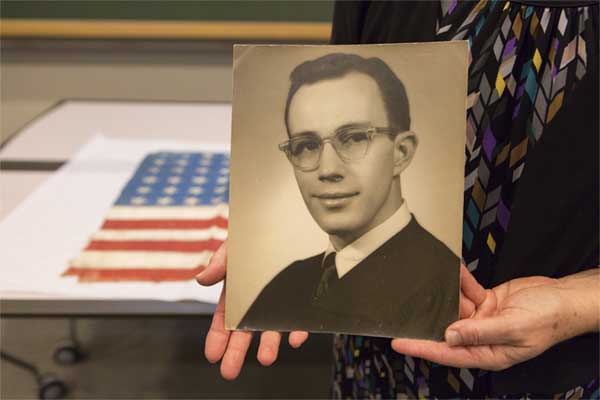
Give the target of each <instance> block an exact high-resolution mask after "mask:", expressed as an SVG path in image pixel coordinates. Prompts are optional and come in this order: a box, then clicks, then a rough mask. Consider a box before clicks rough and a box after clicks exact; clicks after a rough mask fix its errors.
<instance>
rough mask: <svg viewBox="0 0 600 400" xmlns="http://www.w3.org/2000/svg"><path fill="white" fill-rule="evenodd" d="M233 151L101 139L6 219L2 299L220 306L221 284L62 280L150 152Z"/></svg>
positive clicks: (0, 235) (1, 226)
mask: <svg viewBox="0 0 600 400" xmlns="http://www.w3.org/2000/svg"><path fill="white" fill-rule="evenodd" d="M158 150H164V151H169V150H173V151H226V152H229V148H228V146H226V145H220V144H209V145H207V144H200V143H194V142H181V141H166V140H156V139H147V140H145V139H127V140H123V139H109V138H106V137H104V136H101V135H97V136H94V137H93V138H92V139H91V140H90V141H89V142H88V143H87V144H86V145H85V146H84V147H83V148H82V149H81V150H80V151H79V152H78V153H77V155H76V156H75V157H73V159H72V160H71V161H70V162H69V163H68V164H67V165H65V166H64V167H63V168H61V169H60V170H58V171H57V172H56V173H55V174H54V175H53V176H52V177H50V178H49V179H48V180H47V181H46V182H44V184H43V185H42V186H40V187H39V188H38V189H37V190H36V191H35V192H34V193H32V194H31V196H29V197H28V198H27V199H26V200H25V201H24V202H23V203H21V204H20V205H19V206H18V207H16V208H15V209H14V210H13V212H12V213H10V214H9V215H8V216H7V217H6V218H4V219H3V220H2V221H0V268H1V271H2V275H1V278H0V297H2V298H37V299H39V298H48V299H104V300H107V299H109V300H110V299H112V300H114V299H138V300H139V299H149V300H173V301H175V300H200V301H205V302H211V303H216V302H217V300H218V296H219V293H220V292H221V286H222V285H221V284H218V285H215V286H213V287H210V288H204V287H201V286H200V285H198V284H197V283H196V282H195V281H188V282H167V283H145V282H144V283H138V282H124V283H120V282H119V283H78V282H77V278H76V277H61V276H60V275H61V273H62V272H63V271H65V269H66V268H67V266H68V261H69V259H71V258H73V257H74V256H76V255H77V254H78V253H79V251H80V250H81V249H82V248H83V247H84V246H85V245H86V243H87V241H88V238H89V236H90V235H91V234H92V233H94V232H95V231H96V230H97V229H98V227H99V226H100V224H101V223H102V220H103V219H104V216H105V214H106V212H107V211H108V209H109V208H110V206H111V205H112V203H113V202H114V201H115V199H116V198H117V196H118V194H119V193H120V191H121V189H122V188H123V186H124V185H125V184H126V183H127V181H128V179H129V178H130V177H131V176H132V174H133V172H134V171H135V168H136V167H137V165H138V164H139V162H141V160H142V159H143V157H144V156H145V155H146V154H147V153H148V152H151V151H158Z"/></svg>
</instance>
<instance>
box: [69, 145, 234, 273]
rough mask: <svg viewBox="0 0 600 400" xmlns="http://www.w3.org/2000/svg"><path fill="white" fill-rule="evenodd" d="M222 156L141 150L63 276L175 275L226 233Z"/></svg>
mask: <svg viewBox="0 0 600 400" xmlns="http://www.w3.org/2000/svg"><path fill="white" fill-rule="evenodd" d="M228 199H229V156H228V155H227V154H225V153H177V152H158V153H151V154H149V155H147V156H146V157H145V158H144V160H143V161H142V162H141V164H140V165H139V167H138V168H137V170H136V172H135V174H134V176H133V177H132V178H131V180H130V181H129V182H128V183H127V185H126V186H125V188H124V189H123V191H122V192H121V194H120V195H119V197H118V199H117V201H116V202H115V203H114V204H113V206H112V207H111V208H110V210H109V212H108V215H107V216H106V218H105V220H104V222H103V224H102V227H101V228H100V230H99V231H98V232H96V233H95V234H94V235H93V236H92V237H91V239H90V241H89V243H88V244H87V246H86V247H85V249H84V250H82V252H81V253H80V254H79V255H78V256H77V257H75V258H74V259H73V260H71V262H70V265H69V268H68V269H67V270H66V271H65V272H64V273H63V276H77V277H78V279H79V281H80V282H115V281H153V282H164V281H182V280H189V279H192V278H194V277H195V275H196V274H198V273H199V272H200V271H201V269H202V267H204V266H205V265H206V264H207V262H208V260H209V259H210V256H211V255H212V253H213V252H214V251H215V250H216V249H217V248H218V247H219V245H220V244H221V243H222V242H223V240H225V238H226V237H227V217H228V211H229V209H228Z"/></svg>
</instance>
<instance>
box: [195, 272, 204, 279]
mask: <svg viewBox="0 0 600 400" xmlns="http://www.w3.org/2000/svg"><path fill="white" fill-rule="evenodd" d="M205 272H206V270H204V271H202V272H200V273H199V274H198V275H196V280H198V279H201V278H202V275H204V273H205Z"/></svg>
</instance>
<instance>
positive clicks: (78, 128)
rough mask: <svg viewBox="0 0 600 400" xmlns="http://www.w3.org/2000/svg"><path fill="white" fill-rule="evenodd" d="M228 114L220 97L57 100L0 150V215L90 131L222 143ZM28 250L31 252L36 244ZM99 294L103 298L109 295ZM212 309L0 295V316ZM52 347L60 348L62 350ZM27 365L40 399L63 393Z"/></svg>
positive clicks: (186, 313)
mask: <svg viewBox="0 0 600 400" xmlns="http://www.w3.org/2000/svg"><path fill="white" fill-rule="evenodd" d="M230 120H231V106H230V105H229V104H226V103H195V102H194V103H192V102H187V103H182V102H126V101H89V100H67V101H63V102H60V103H59V104H57V105H55V106H54V107H52V108H51V109H49V110H47V111H46V112H44V113H43V114H42V115H40V116H38V117H37V118H35V119H34V120H33V121H31V122H30V123H29V124H28V125H27V126H25V127H24V128H23V129H22V130H21V131H20V132H18V133H17V134H16V135H14V136H13V137H12V138H11V139H10V140H9V141H8V142H7V143H5V144H4V145H3V146H2V148H0V171H1V172H2V173H1V174H0V188H2V191H1V192H0V196H1V198H0V200H1V201H2V203H1V204H2V207H1V208H0V221H1V220H2V219H4V218H6V217H7V216H8V215H9V213H10V212H12V211H14V209H15V208H16V207H17V206H18V205H19V204H20V203H21V202H23V201H24V199H25V198H26V197H27V196H28V195H30V194H31V193H32V192H33V191H34V190H36V188H38V187H39V186H40V185H41V184H42V183H43V182H44V181H46V180H47V179H49V177H50V176H51V175H52V173H53V171H54V170H56V169H57V168H59V167H60V166H61V165H63V164H64V163H65V162H67V161H68V160H69V159H71V157H72V156H73V155H74V154H75V153H76V152H77V150H78V149H79V148H80V147H81V146H82V145H83V144H85V143H86V142H87V141H88V140H90V138H92V137H93V136H94V135H96V134H99V133H100V134H102V135H103V136H105V137H107V138H128V139H132V138H142V137H143V138H153V139H165V138H168V139H178V140H186V141H201V142H202V143H206V144H209V145H215V146H228V144H229V141H230V133H229V132H230V125H231V123H230ZM32 229H34V228H33V227H32ZM32 248H33V250H35V243H33V244H32ZM0 259H1V255H0ZM0 264H2V263H0ZM199 289H200V288H199ZM106 297H110V293H107V295H106ZM214 308H215V305H214V303H209V302H200V301H187V300H186V301H159V300H153V299H148V298H144V299H119V300H96V299H70V298H56V297H52V296H43V295H42V296H40V295H28V294H27V293H26V292H21V293H18V294H17V293H15V294H3V295H2V298H1V299H0V316H1V317H2V318H38V317H56V318H71V319H73V318H82V317H85V318H105V317H125V318H127V317H139V316H143V317H169V316H170V317H177V318H180V317H198V316H209V315H211V314H212V313H213V311H214ZM72 333H73V335H72V339H73V343H72V345H73V346H74V347H75V349H74V351H77V350H78V349H77V346H78V344H77V341H76V338H75V337H74V336H75V335H74V329H73V332H72ZM58 350H59V353H60V350H61V349H58ZM63 350H65V349H63ZM66 350H68V351H73V348H69V346H67V347H66ZM56 354H57V353H55V355H56ZM3 355H4V356H7V355H6V354H3ZM71 355H73V354H71ZM67 356H68V354H67ZM75 356H76V355H75ZM59 357H60V354H59ZM9 358H10V356H9ZM13 358H14V357H13ZM74 361H75V360H74ZM25 364H27V363H25ZM24 366H25V367H26V368H27V367H28V366H27V365H24ZM29 367H31V365H29ZM33 368H34V373H35V374H36V375H37V376H38V378H39V380H40V385H42V386H43V385H49V386H48V388H49V390H48V391H46V392H45V395H44V393H42V392H41V393H40V396H41V397H55V396H58V397H60V396H61V395H63V394H64V391H63V392H61V390H62V389H65V388H61V387H60V385H61V384H62V382H60V381H59V380H56V379H54V380H50V381H46V382H43V379H42V378H44V376H42V374H40V373H39V372H37V370H35V367H33ZM30 369H31V368H30Z"/></svg>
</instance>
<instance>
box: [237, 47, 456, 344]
mask: <svg viewBox="0 0 600 400" xmlns="http://www.w3.org/2000/svg"><path fill="white" fill-rule="evenodd" d="M290 80H291V86H290V89H289V92H288V96H287V103H286V109H285V115H284V119H285V125H286V128H287V134H288V140H286V141H285V142H283V143H281V144H280V146H279V147H280V149H281V150H282V151H283V152H284V153H285V155H286V156H287V158H288V159H289V161H290V163H291V165H292V167H293V170H294V175H295V178H296V182H297V183H298V188H299V189H300V193H301V195H302V198H303V200H304V203H305V204H306V207H307V208H308V211H309V212H310V214H311V215H312V217H313V218H314V220H315V222H316V223H317V224H318V225H319V227H320V228H321V229H322V230H323V231H325V232H326V233H327V234H328V235H329V245H328V247H327V248H326V249H324V252H322V253H320V254H317V255H315V256H312V257H309V258H306V259H303V260H298V261H295V262H293V263H292V264H291V265H289V266H288V267H286V268H285V269H284V270H282V271H281V272H280V273H279V274H278V275H277V276H276V277H275V278H274V279H273V280H271V282H269V283H268V284H267V286H266V287H265V288H264V289H263V290H262V291H261V292H260V294H259V295H258V297H257V298H256V300H255V301H254V302H253V304H252V305H251V307H250V308H249V310H248V311H247V313H246V314H245V316H244V317H243V319H242V321H241V322H240V324H239V325H238V328H239V329H245V328H260V329H273V330H281V329H283V328H284V329H286V330H308V331H325V332H346V333H354V334H365V335H370V336H394V337H398V336H403V337H420V338H429V339H436V340H442V338H443V334H444V330H445V328H446V327H447V326H448V325H449V324H450V323H451V322H453V321H454V320H456V319H457V317H458V297H459V285H458V281H459V265H460V261H459V257H458V256H456V255H455V254H454V253H453V252H452V251H451V250H449V249H448V248H447V247H446V245H444V244H443V243H442V242H441V241H439V240H438V239H436V238H435V237H434V236H433V235H432V234H431V233H429V232H428V231H426V230H425V229H424V228H423V227H421V226H420V225H419V223H418V222H417V220H416V218H415V216H414V215H412V214H411V212H410V209H409V207H410V205H409V204H407V203H406V201H405V200H404V198H403V195H402V189H401V182H400V175H401V173H402V171H404V170H405V169H406V168H407V167H408V165H409V164H410V162H411V160H412V158H413V156H414V154H415V151H416V150H417V145H418V140H417V135H416V134H415V133H414V132H412V131H411V130H410V112H409V104H408V98H407V95H406V90H405V88H404V84H403V83H402V82H401V81H400V80H399V79H398V77H397V76H396V75H395V74H394V72H393V71H392V70H391V69H390V68H389V67H388V66H387V64H385V62H383V61H382V60H381V59H379V58H363V57H360V56H358V55H354V54H342V53H336V54H328V55H326V56H323V57H320V58H317V59H315V60H311V61H307V62H304V63H302V64H300V65H298V66H297V67H296V68H295V69H294V71H293V72H292V73H291V75H290ZM432 134H434V133H432ZM290 228H292V227H290ZM298 240H302V238H301V237H299V238H298ZM293 245H294V243H290V246H293Z"/></svg>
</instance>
